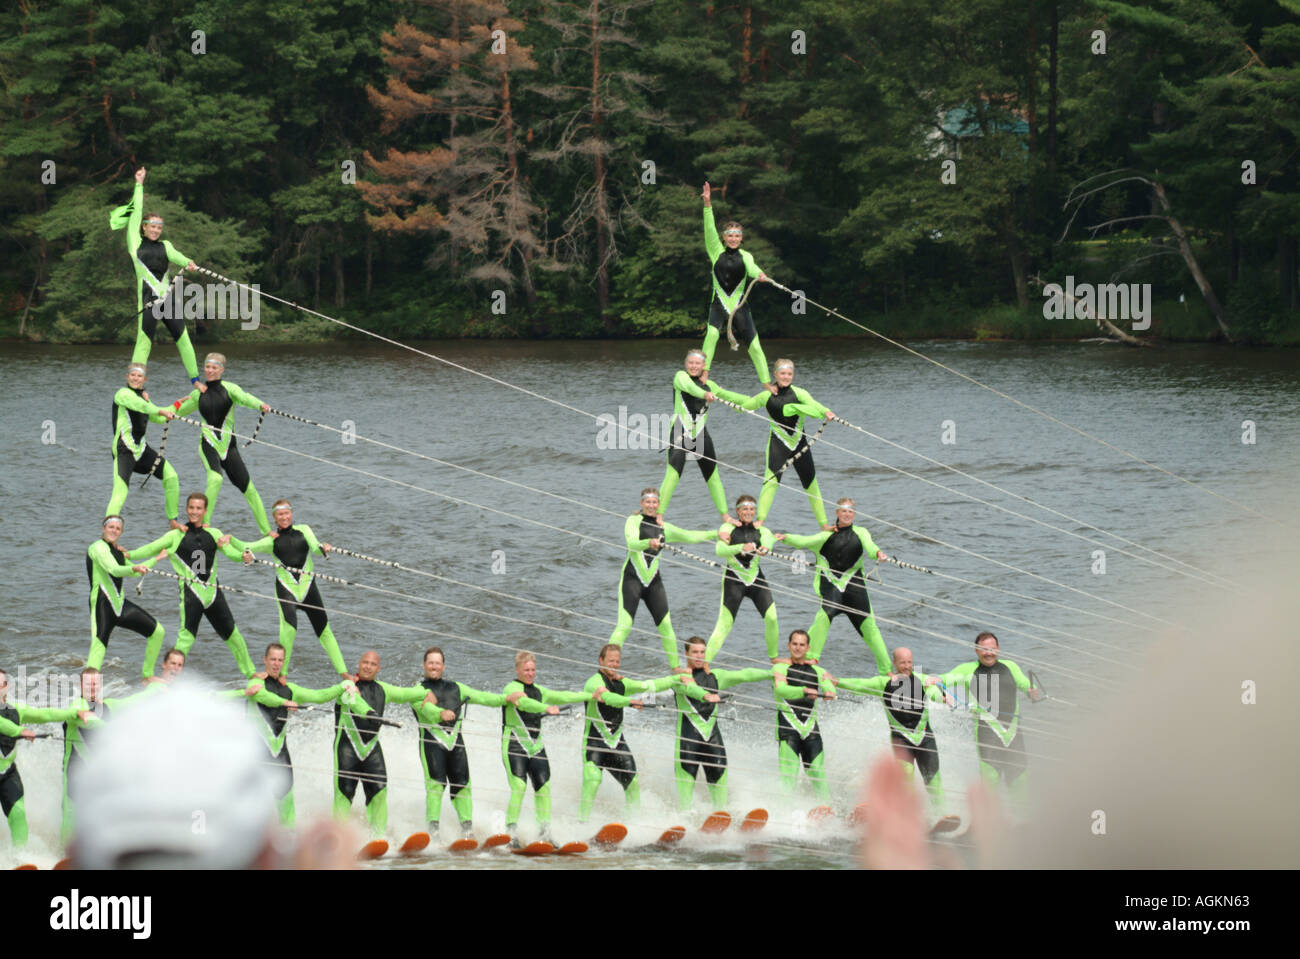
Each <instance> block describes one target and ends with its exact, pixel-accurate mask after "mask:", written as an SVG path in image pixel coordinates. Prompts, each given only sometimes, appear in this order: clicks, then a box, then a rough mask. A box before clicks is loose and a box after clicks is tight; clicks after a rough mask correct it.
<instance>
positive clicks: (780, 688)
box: [772, 663, 806, 699]
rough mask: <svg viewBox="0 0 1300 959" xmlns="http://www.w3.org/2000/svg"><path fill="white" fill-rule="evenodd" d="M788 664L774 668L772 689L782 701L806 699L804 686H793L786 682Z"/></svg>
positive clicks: (780, 664)
mask: <svg viewBox="0 0 1300 959" xmlns="http://www.w3.org/2000/svg"><path fill="white" fill-rule="evenodd" d="M785 679H786V664H785V663H777V664H776V665H775V666H773V667H772V688H773V690H774V691H775V692H776V694H777V695H778V696H780V697H781V698H782V699H804V698H806V697H805V696H804V691H803V690H804V688H803V687H802V686H791V685H790V684H788V683H787V682H786V681H785Z"/></svg>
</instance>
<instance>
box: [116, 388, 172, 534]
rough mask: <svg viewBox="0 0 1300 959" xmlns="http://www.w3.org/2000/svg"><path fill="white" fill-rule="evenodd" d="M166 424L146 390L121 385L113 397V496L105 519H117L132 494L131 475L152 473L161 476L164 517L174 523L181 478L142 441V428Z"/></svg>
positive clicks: (164, 458)
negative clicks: (150, 400)
mask: <svg viewBox="0 0 1300 959" xmlns="http://www.w3.org/2000/svg"><path fill="white" fill-rule="evenodd" d="M150 420H153V421H154V422H155V423H166V422H167V419H166V417H164V416H163V415H162V413H161V411H160V409H159V407H157V406H154V405H153V404H152V403H150V402H149V400H148V399H146V398H145V391H144V390H142V389H140V390H136V389H132V388H131V387H129V386H124V387H122V388H121V389H120V390H118V391H117V392H116V393H115V394H113V495H112V497H111V498H110V499H109V501H108V508H107V509H105V510H104V515H105V516H120V515H121V514H122V505H123V504H124V503H125V502H126V496H127V494H128V493H129V492H131V475H132V474H133V473H134V474H139V475H142V476H143V475H147V474H148V473H150V472H151V471H152V472H155V473H157V474H158V475H159V476H161V477H162V485H163V502H164V505H165V506H166V509H167V518H168V519H170V520H175V519H176V518H177V516H178V515H179V514H178V513H177V509H178V505H179V503H178V500H179V498H180V479H179V478H178V477H177V476H176V470H174V469H172V464H171V463H168V462H167V459H166V457H163V458H162V459H161V460H160V461H159V462H158V464H157V466H156V467H155V465H154V461H155V460H158V459H159V457H158V451H157V450H155V449H154V448H153V447H152V446H150V445H149V444H148V443H146V442H145V439H144V434H145V428H146V427H147V426H148V424H149V421H150Z"/></svg>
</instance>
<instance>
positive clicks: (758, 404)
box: [727, 390, 772, 410]
mask: <svg viewBox="0 0 1300 959" xmlns="http://www.w3.org/2000/svg"><path fill="white" fill-rule="evenodd" d="M727 398H728V399H731V397H727ZM771 398H772V394H771V393H769V392H768V391H767V390H763V392H761V393H755V394H754V395H753V396H743V397H740V398H739V399H731V402H733V403H738V404H739V405H740V407H741V408H742V409H746V410H761V409H762V408H763V407H765V406H767V401H768V400H770V399H771Z"/></svg>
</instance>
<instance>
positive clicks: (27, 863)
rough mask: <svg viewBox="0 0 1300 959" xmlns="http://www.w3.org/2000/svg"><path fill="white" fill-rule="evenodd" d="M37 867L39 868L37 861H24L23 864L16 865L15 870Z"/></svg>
mask: <svg viewBox="0 0 1300 959" xmlns="http://www.w3.org/2000/svg"><path fill="white" fill-rule="evenodd" d="M36 868H37V866H36V864H35V863H33V862H25V863H23V864H22V865H21V866H14V871H15V872H17V871H18V870H20V869H36Z"/></svg>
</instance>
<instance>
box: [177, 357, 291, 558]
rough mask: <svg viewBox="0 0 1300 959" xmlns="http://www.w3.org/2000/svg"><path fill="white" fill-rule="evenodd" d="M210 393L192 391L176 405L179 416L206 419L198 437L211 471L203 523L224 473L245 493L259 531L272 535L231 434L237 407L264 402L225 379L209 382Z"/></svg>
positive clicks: (213, 507)
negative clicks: (198, 416)
mask: <svg viewBox="0 0 1300 959" xmlns="http://www.w3.org/2000/svg"><path fill="white" fill-rule="evenodd" d="M207 387H208V388H207V392H206V393H200V392H199V391H198V390H197V389H195V390H193V391H192V392H191V393H190V395H189V396H187V397H186V398H185V399H184V400H182V401H180V402H178V403H176V404H173V405H175V407H176V412H177V414H178V415H180V416H188V415H189V414H190V413H192V412H193V411H194V410H198V411H199V415H200V416H201V417H202V418H203V424H204V425H203V429H202V431H201V432H202V436H201V437H200V438H199V455H200V456H202V457H203V464H204V466H205V468H206V469H207V472H208V482H207V486H206V487H205V488H204V492H205V493H207V495H208V512H207V514H206V515H205V516H204V517H203V522H205V523H207V522H210V521H211V519H212V514H213V513H214V512H215V511H216V508H217V494H218V493H219V492H221V482H222V473H225V475H226V476H229V477H230V482H232V483H234V484H235V488H236V489H237V490H239V491H240V492H241V493H243V494H244V499H245V500H247V502H248V508H249V509H251V510H252V511H253V519H254V521H255V522H256V523H257V528H258V530H260V531H261V533H262V535H263V536H265V535H266V534H267V533H269V532H271V524H270V523H269V522H267V519H266V507H265V506H263V505H262V497H261V496H260V495H259V494H258V492H257V487H256V486H254V485H253V480H252V477H250V476H249V475H248V467H247V466H245V465H244V460H243V458H242V457H241V456H240V455H239V444H238V443H236V442H235V438H234V437H233V436H232V435H231V433H232V432H233V431H234V429H235V405H236V404H238V405H240V406H246V407H248V408H249V409H250V410H261V408H262V401H261V400H259V399H258V398H257V397H256V396H253V395H252V394H251V393H245V392H244V391H243V390H241V389H240V388H239V387H238V386H237V385H235V384H234V383H228V382H226V381H225V380H209V381H208V384H207Z"/></svg>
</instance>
